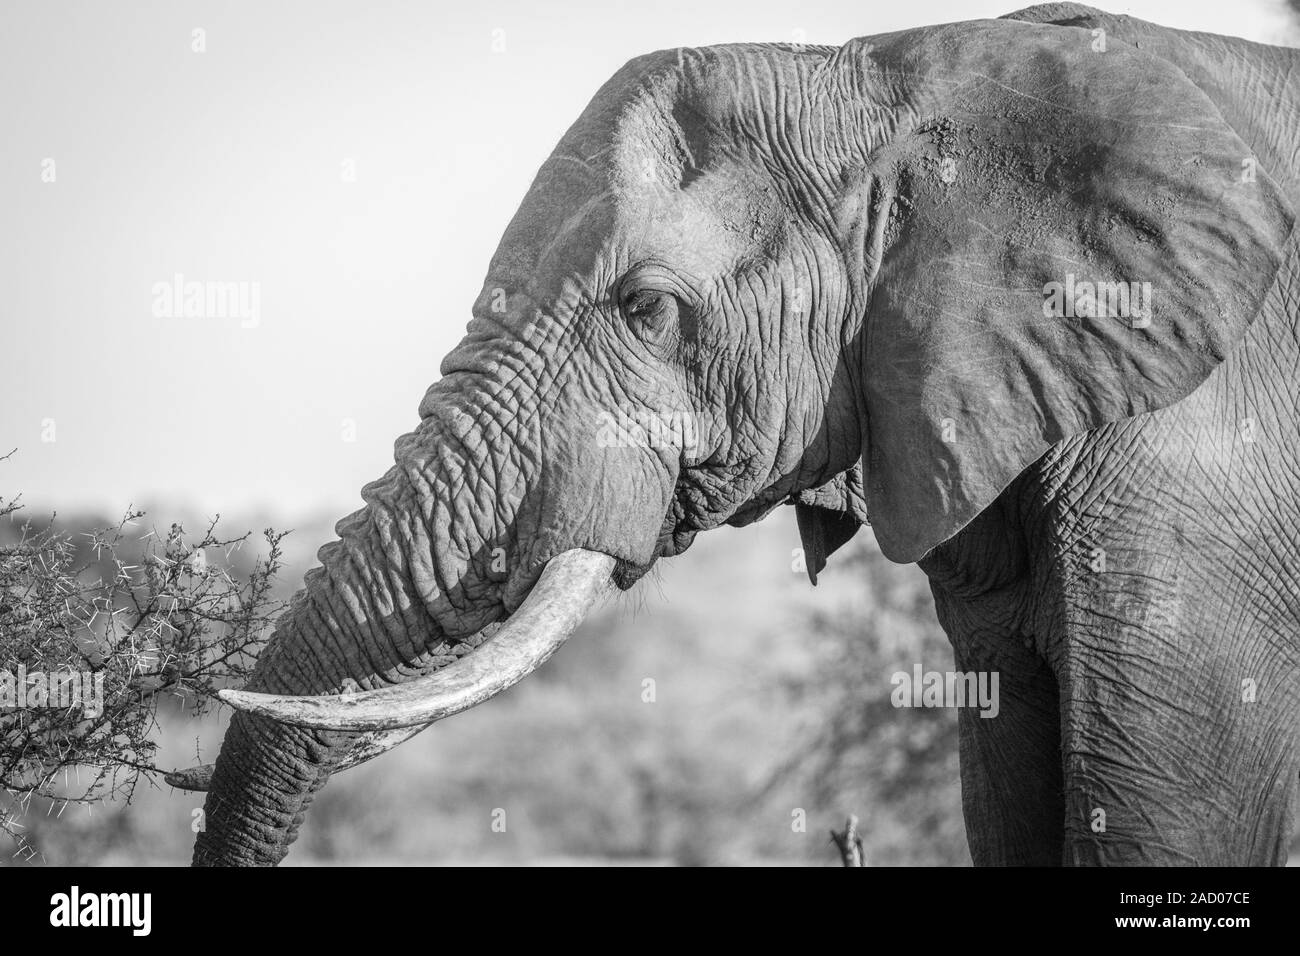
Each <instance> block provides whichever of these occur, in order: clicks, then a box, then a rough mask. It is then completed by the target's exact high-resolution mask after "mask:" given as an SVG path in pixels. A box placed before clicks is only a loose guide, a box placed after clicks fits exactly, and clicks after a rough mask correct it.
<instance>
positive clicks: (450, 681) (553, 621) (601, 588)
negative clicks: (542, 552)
mask: <svg viewBox="0 0 1300 956" xmlns="http://www.w3.org/2000/svg"><path fill="white" fill-rule="evenodd" d="M614 564H615V562H614V559H613V558H612V557H610V556H609V555H607V554H601V553H599V552H596V551H587V550H584V549H581V548H575V549H573V550H570V551H565V552H564V553H563V554H559V555H557V556H556V557H554V558H552V559H551V560H550V561H549V562H548V563H547V565H546V567H545V568H544V569H543V570H542V575H541V577H540V578H539V579H538V581H537V584H536V585H535V586H534V587H533V590H532V593H530V594H529V595H528V598H527V600H525V601H524V603H523V604H522V605H520V607H519V609H518V610H516V611H515V613H514V614H512V615H510V617H509V618H508V619H507V620H506V622H505V623H504V624H503V625H502V626H501V629H500V630H499V631H498V632H497V633H496V634H495V635H493V636H492V637H491V638H490V639H489V640H487V641H486V642H484V643H483V644H480V645H479V646H478V647H477V648H475V649H474V651H473V652H472V653H470V654H466V655H465V656H464V657H462V658H460V660H458V661H456V662H455V663H452V664H448V665H447V666H446V667H444V668H441V669H440V670H437V671H435V672H434V673H432V674H429V675H428V676H426V677H420V678H417V679H416V680H413V681H410V682H408V683H405V684H397V685H394V686H392V687H385V688H382V689H380V690H368V691H357V692H352V693H347V694H337V695H327V696H311V697H287V696H279V695H275V694H256V693H250V692H248V691H242V690H223V691H220V692H219V693H218V696H220V697H221V699H222V700H224V701H225V702H226V703H228V704H230V705H231V706H232V707H235V708H236V709H238V710H243V711H247V712H248V713H251V714H257V715H259V716H261V717H270V718H272V719H274V720H278V721H281V722H283V723H286V724H294V725H296V726H299V727H316V728H319V729H322V730H353V731H377V730H384V731H388V730H395V729H398V728H409V727H415V726H418V725H425V724H430V723H432V722H434V721H435V720H441V719H442V718H444V717H450V716H452V715H453V714H459V713H460V712H461V711H463V710H468V709H469V708H471V707H473V706H474V705H475V704H481V703H482V702H483V701H485V700H487V699H489V698H490V697H495V696H496V695H497V694H499V693H501V692H502V691H503V690H505V689H506V688H508V687H512V686H513V685H515V684H516V683H518V682H519V681H520V680H522V679H523V678H525V677H527V676H528V675H529V674H531V673H532V672H533V671H535V670H537V668H538V667H540V666H541V665H542V664H543V663H545V662H546V660H547V659H549V658H550V656H551V655H552V654H554V653H555V652H556V650H558V649H559V647H560V645H561V644H563V643H564V642H565V641H566V640H568V638H569V636H570V635H571V634H572V633H573V632H574V630H575V629H576V628H577V627H578V625H579V624H581V623H582V619H583V618H584V617H586V616H587V612H588V611H590V610H591V608H592V606H593V605H594V604H595V603H596V602H597V601H598V600H599V599H600V598H601V597H603V596H604V595H605V593H606V592H607V591H608V590H609V588H610V587H611V583H612V582H611V575H612V574H613V571H614ZM402 739H405V738H402ZM390 746H391V745H390ZM385 749H387V748H385ZM381 752H382V751H381ZM371 756H373V754H371Z"/></svg>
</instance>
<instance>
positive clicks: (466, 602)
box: [194, 376, 613, 865]
mask: <svg viewBox="0 0 1300 956" xmlns="http://www.w3.org/2000/svg"><path fill="white" fill-rule="evenodd" d="M458 377H459V376H449V377H448V378H444V380H443V381H442V382H441V383H439V385H437V386H435V387H434V389H432V390H431V391H430V394H429V395H428V396H426V400H425V403H424V404H423V405H422V410H424V412H423V413H424V415H425V417H424V420H423V421H422V422H421V424H420V426H419V428H417V430H416V431H415V432H413V433H411V434H408V435H406V436H403V437H402V438H401V439H399V440H398V442H397V446H396V465H395V467H393V468H392V469H390V471H389V472H388V474H387V475H385V476H384V478H382V479H381V480H379V481H377V482H372V483H371V484H369V485H367V486H366V487H365V488H364V489H363V491H362V497H363V499H364V500H365V502H366V507H365V508H363V509H362V510H360V511H358V512H356V513H354V514H352V515H351V516H349V517H348V518H345V519H344V520H342V521H340V522H339V524H338V526H337V527H336V532H337V533H338V535H339V540H337V541H334V542H332V543H330V544H328V545H326V546H325V547H323V548H322V549H321V551H320V553H319V555H318V556H319V559H320V561H321V565H322V566H321V567H320V568H317V569H314V570H313V571H311V572H310V573H309V574H308V575H307V579H306V586H305V587H304V589H303V590H302V591H300V592H299V594H298V595H297V596H296V597H295V599H294V601H293V603H292V605H291V607H290V608H289V610H288V611H287V612H286V613H285V615H284V617H283V618H282V619H281V620H280V621H279V622H278V624H277V628H276V633H275V635H274V636H273V638H272V639H271V641H270V642H269V643H268V645H267V647H266V648H265V650H264V651H263V652H262V654H261V655H260V657H259V659H258V662H257V666H256V668H255V670H254V673H253V676H252V678H251V680H250V681H249V684H248V686H247V687H246V688H245V690H246V691H249V692H254V693H253V694H250V695H249V697H250V698H256V697H257V695H276V696H279V697H284V696H290V697H292V696H294V695H308V696H317V695H340V694H343V695H346V696H345V697H344V698H343V699H347V698H348V697H350V696H352V695H356V697H358V698H360V699H362V700H368V699H370V698H369V695H368V694H367V692H370V691H380V690H382V689H383V688H389V689H390V690H392V689H394V686H395V685H402V684H407V683H408V682H412V683H417V684H418V679H419V678H421V677H424V676H426V675H429V674H430V673H431V672H436V671H438V670H439V669H440V668H443V667H445V666H448V665H452V664H453V662H455V665H456V666H452V667H449V669H448V673H452V672H459V673H461V675H462V677H461V680H462V681H463V680H464V674H465V669H464V668H463V667H459V665H461V664H464V663H467V662H466V661H460V660H459V659H460V658H462V657H464V656H465V655H466V651H467V650H468V649H469V648H471V647H473V646H474V644H475V643H476V641H475V640H474V635H475V634H476V633H478V632H479V631H480V630H482V629H483V628H484V627H485V626H486V625H489V624H491V623H493V622H495V621H497V620H499V619H501V618H502V617H504V616H506V615H507V614H509V613H510V612H511V611H513V610H514V609H515V607H516V606H517V605H518V604H519V603H520V601H521V600H522V598H523V597H524V596H526V595H527V594H528V592H529V591H530V590H531V588H532V585H533V582H534V581H535V580H536V578H537V576H538V573H539V572H540V571H541V570H542V568H541V566H540V564H539V563H538V561H539V559H540V560H544V559H545V558H547V557H550V555H549V554H544V553H541V554H539V552H538V550H537V546H536V544H535V542H534V541H532V540H529V539H533V538H535V537H536V532H535V528H534V527H533V525H532V523H531V522H529V521H527V520H526V518H525V517H523V516H521V515H520V513H519V508H520V505H521V503H522V502H524V501H525V500H526V499H527V489H528V488H529V487H530V477H531V476H530V475H529V474H527V473H526V471H525V469H526V467H527V460H526V459H524V458H522V457H521V456H517V455H512V454H510V453H509V449H506V448H502V447H501V446H502V445H503V443H506V442H508V441H509V438H510V436H509V434H508V429H507V428H506V427H505V426H504V425H503V424H502V422H501V418H502V416H501V414H500V410H501V406H500V404H498V403H492V404H488V403H487V402H486V401H485V400H484V398H483V396H484V395H485V390H483V389H475V388H471V387H466V386H465V384H464V383H463V382H461V383H459V384H457V383H455V382H453V381H452V380H451V379H454V378H458ZM476 396H477V397H476ZM498 399H499V393H498ZM521 525H526V526H527V527H526V528H524V529H523V532H522V533H523V536H524V540H528V547H529V548H530V551H529V553H527V554H524V555H521V554H519V553H518V552H519V550H520V549H519V547H517V546H516V542H517V541H518V540H520V538H521ZM583 553H584V554H590V553H589V552H583ZM504 555H509V556H510V560H508V561H502V557H503V556H504ZM592 557H593V558H594V557H599V558H601V559H603V561H604V563H603V564H602V563H601V562H595V563H592V562H591V561H590V560H589V561H588V565H587V566H586V578H587V579H590V580H589V584H588V589H589V590H590V591H591V595H590V596H594V595H595V593H596V591H595V590H594V589H593V588H592V587H591V585H590V581H594V580H595V579H596V578H597V577H599V576H600V575H601V574H603V576H604V580H605V581H607V580H608V578H609V572H610V570H611V568H612V564H613V559H610V558H607V557H605V556H603V555H600V556H592ZM597 565H599V566H597ZM603 583H604V582H601V584H603ZM539 590H540V589H539ZM587 603H590V602H589V601H588V602H587ZM521 610H526V609H521ZM534 616H535V615H534ZM570 617H572V615H571V614H570ZM543 618H544V619H545V618H546V615H543ZM572 623H576V622H571V623H570V626H569V627H568V630H572ZM508 629H509V627H508V625H507V627H506V628H503V630H502V633H498V634H497V635H495V636H493V638H492V639H491V640H490V642H489V644H490V646H493V647H494V648H495V650H494V651H493V653H492V654H489V655H487V656H488V657H493V656H496V657H498V658H499V656H500V654H501V645H500V644H498V639H499V638H501V637H502V636H503V634H504V631H506V630H508ZM516 630H517V629H516ZM552 649H553V648H552ZM474 653H476V652H475V651H473V650H469V656H470V657H473V655H474ZM521 653H522V654H525V655H526V654H527V653H529V651H528V650H527V649H525V651H523V652H521ZM519 656H520V654H516V655H515V657H516V658H518V657H519ZM542 658H543V659H544V655H542ZM536 663H537V662H534V663H533V665H532V666H536ZM458 667H459V670H458ZM515 669H516V671H519V673H518V675H517V676H516V677H515V678H514V679H518V676H522V673H525V672H526V671H527V669H529V668H528V667H527V665H526V663H525V664H524V665H518V664H517V665H516V667H515ZM471 670H474V671H475V673H476V675H477V679H482V678H484V677H485V675H484V673H482V672H483V671H484V670H485V668H482V667H480V668H477V669H471ZM471 676H473V675H471ZM511 682H512V681H511ZM497 689H500V688H497ZM482 696H483V695H482V694H479V693H471V694H470V697H471V698H473V701H476V700H477V699H482ZM272 699H275V697H272ZM333 699H334V700H336V701H337V700H339V698H338V697H337V696H335V697H333ZM473 701H471V702H473ZM428 719H436V717H430V718H428ZM415 722H416V721H411V720H408V721H407V722H406V723H405V724H404V726H410V725H411V724H412V723H415ZM425 722H427V721H425ZM332 726H334V727H338V726H343V725H338V724H334V725H332ZM372 726H374V725H372ZM386 726H389V727H391V726H393V725H392V724H391V723H390V724H387V725H386ZM376 729H378V728H377V726H376ZM388 736H389V737H390V738H391V739H392V741H393V742H396V741H398V740H401V739H405V737H406V736H409V732H406V733H401V732H399V733H392V732H391V731H390V733H389V735H388ZM389 745H391V744H389ZM382 749H383V747H382V746H381V747H379V748H378V749H376V747H375V744H374V738H373V737H372V736H370V735H367V734H364V733H360V732H358V731H357V730H356V729H355V728H349V729H324V728H322V727H319V726H317V727H308V726H299V725H294V724H289V723H285V722H283V721H282V720H278V719H275V718H273V717H268V716H265V715H264V714H257V713H250V712H242V711H241V712H237V713H236V714H235V715H234V717H233V719H232V721H231V724H230V727H229V729H228V730H227V732H226V737H225V741H224V742H223V744H222V748H221V752H220V754H219V756H218V758H217V762H216V765H215V767H214V768H213V771H212V774H211V778H210V780H209V781H207V783H208V798H207V804H206V814H205V829H204V830H203V831H202V832H201V833H200V834H199V837H198V840H197V842H196V845H195V850H194V862H195V864H196V865H274V864H275V863H278V862H279V861H280V860H281V859H282V858H283V857H284V855H285V854H286V853H287V852H288V848H289V846H290V844H291V843H292V842H293V840H294V838H295V837H296V835H297V831H298V828H299V826H300V825H301V823H302V821H303V819H304V817H305V814H306V811H307V808H308V806H309V804H310V801H311V799H312V795H313V794H314V793H315V792H316V791H317V790H319V789H320V788H321V787H322V786H323V785H324V784H325V782H326V781H327V780H328V778H329V776H330V774H331V773H332V772H333V771H334V770H336V769H338V768H339V767H340V766H341V765H342V766H346V765H349V764H350V763H355V762H358V761H357V759H356V755H357V754H358V753H365V755H366V756H373V754H374V753H376V752H379V750H382ZM350 755H351V759H349V757H350ZM362 759H364V757H363V758H362Z"/></svg>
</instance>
